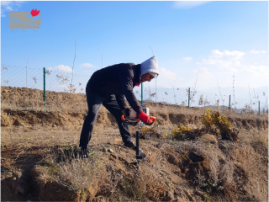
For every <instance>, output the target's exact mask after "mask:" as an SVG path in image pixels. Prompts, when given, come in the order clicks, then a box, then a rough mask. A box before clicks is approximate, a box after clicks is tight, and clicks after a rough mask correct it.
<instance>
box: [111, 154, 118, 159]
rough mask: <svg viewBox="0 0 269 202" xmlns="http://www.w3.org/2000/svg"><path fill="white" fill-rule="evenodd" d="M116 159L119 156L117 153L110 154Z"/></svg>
mask: <svg viewBox="0 0 269 202" xmlns="http://www.w3.org/2000/svg"><path fill="white" fill-rule="evenodd" d="M110 155H111V156H112V157H113V158H114V159H117V158H118V157H117V155H115V154H110Z"/></svg>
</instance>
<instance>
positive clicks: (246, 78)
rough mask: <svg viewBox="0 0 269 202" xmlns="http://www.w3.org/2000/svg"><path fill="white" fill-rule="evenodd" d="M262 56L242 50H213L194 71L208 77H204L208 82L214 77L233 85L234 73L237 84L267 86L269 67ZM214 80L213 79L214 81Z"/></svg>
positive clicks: (226, 84) (223, 82)
mask: <svg viewBox="0 0 269 202" xmlns="http://www.w3.org/2000/svg"><path fill="white" fill-rule="evenodd" d="M244 56H246V57H244ZM262 57H263V56H262V55H259V54H250V53H248V54H247V53H244V52H241V51H228V50H225V51H219V50H212V51H211V54H210V55H209V56H208V58H205V59H203V60H202V61H201V62H197V63H196V64H197V65H198V67H197V68H196V69H195V70H194V72H193V73H195V74H198V75H199V77H204V78H207V79H206V80H205V79H202V80H204V81H206V82H208V80H212V79H213V78H215V79H218V80H219V81H220V82H221V83H222V84H223V85H224V86H231V84H232V76H233V75H234V74H235V75H236V78H237V79H236V80H237V85H240V86H247V85H248V84H251V85H253V86H267V85H268V76H269V68H268V63H267V60H263V59H262ZM227 78H230V79H227ZM215 79H214V80H215ZM214 80H212V82H213V83H214V82H215V81H214ZM208 84H209V83H207V85H205V86H208ZM202 85H204V84H202ZM209 86H210V85H209Z"/></svg>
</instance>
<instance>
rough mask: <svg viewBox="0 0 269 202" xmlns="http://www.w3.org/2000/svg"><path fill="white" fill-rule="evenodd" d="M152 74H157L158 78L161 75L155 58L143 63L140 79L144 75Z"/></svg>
mask: <svg viewBox="0 0 269 202" xmlns="http://www.w3.org/2000/svg"><path fill="white" fill-rule="evenodd" d="M150 72H153V73H156V74H157V75H156V77H157V76H158V75H159V66H158V60H157V58H156V57H155V56H153V57H151V58H149V59H148V60H146V61H144V62H142V63H141V72H140V77H141V76H142V75H143V74H146V73H150Z"/></svg>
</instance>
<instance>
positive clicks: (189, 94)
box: [188, 88, 191, 108]
mask: <svg viewBox="0 0 269 202" xmlns="http://www.w3.org/2000/svg"><path fill="white" fill-rule="evenodd" d="M190 96H191V88H189V93H188V108H190Z"/></svg>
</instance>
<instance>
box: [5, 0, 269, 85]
mask: <svg viewBox="0 0 269 202" xmlns="http://www.w3.org/2000/svg"><path fill="white" fill-rule="evenodd" d="M1 3H2V4H1V67H4V66H9V67H18V68H19V67H25V66H26V64H27V61H28V67H29V68H32V69H40V68H42V67H46V68H47V69H50V70H52V71H53V70H57V68H58V71H62V72H63V73H65V72H69V73H70V71H71V68H72V65H73V60H74V55H75V43H76V59H75V63H74V73H75V74H78V75H84V76H85V77H87V76H88V78H90V76H91V74H92V73H93V72H94V71H96V70H98V69H100V68H102V66H104V67H105V66H109V65H113V64H117V63H123V62H133V63H135V64H138V63H141V62H143V61H144V60H146V59H148V58H150V57H151V56H152V51H151V49H150V48H149V46H150V47H151V48H152V49H153V51H154V54H155V56H156V57H157V58H158V61H159V67H160V76H159V77H158V79H157V83H158V86H159V87H168V88H169V87H170V88H171V87H172V86H176V87H179V88H185V87H189V86H190V87H192V86H194V83H195V81H196V78H197V83H196V85H197V86H196V87H197V88H198V89H206V88H210V87H218V83H219V86H220V87H231V86H232V81H233V75H235V80H236V82H235V85H236V86H242V87H248V86H251V87H255V88H257V87H261V86H268V72H269V71H268V2H266V1H263V2H257V1H234V2H233V1H221V2H218V1H215V2H214V1H211V2H162V1H158V2H157V1H156V2H87V1H86V2H85V1H83V2H68V1H63V2H53V1H42V2H41V1H40V2H37V1H36V2H35V1H31V2H1ZM32 9H37V10H40V13H41V28H40V29H39V30H38V32H33V30H31V29H26V32H22V30H21V29H15V32H11V29H10V28H9V17H8V16H9V12H15V11H16V12H30V11H31V10H32ZM102 58H103V60H102ZM102 61H103V62H102ZM2 76H3V74H2ZM3 79H4V78H2V80H3ZM217 82H218V83H217ZM147 85H155V82H151V83H149V84H147Z"/></svg>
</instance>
